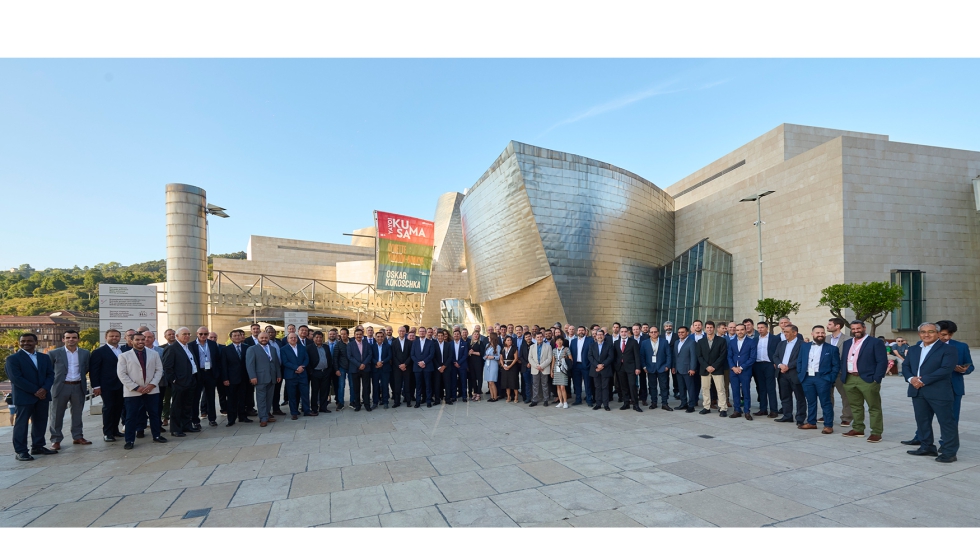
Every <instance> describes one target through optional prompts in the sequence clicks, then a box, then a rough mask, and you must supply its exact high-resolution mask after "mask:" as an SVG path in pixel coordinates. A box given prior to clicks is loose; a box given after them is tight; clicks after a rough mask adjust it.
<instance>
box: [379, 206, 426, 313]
mask: <svg viewBox="0 0 980 560" xmlns="http://www.w3.org/2000/svg"><path fill="white" fill-rule="evenodd" d="M374 223H375V225H376V227H377V230H378V241H377V244H378V280H377V285H376V287H377V289H378V290H389V291H392V292H416V293H423V294H424V293H426V292H428V291H429V273H430V272H431V270H432V251H433V238H434V234H435V224H434V223H432V222H430V221H428V220H420V219H418V218H410V217H408V216H402V215H399V214H390V213H388V212H381V211H379V210H375V211H374Z"/></svg>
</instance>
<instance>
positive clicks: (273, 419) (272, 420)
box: [266, 416, 276, 422]
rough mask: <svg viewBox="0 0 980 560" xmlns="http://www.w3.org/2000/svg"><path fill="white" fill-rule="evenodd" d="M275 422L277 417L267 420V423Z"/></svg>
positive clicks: (270, 417)
mask: <svg viewBox="0 0 980 560" xmlns="http://www.w3.org/2000/svg"><path fill="white" fill-rule="evenodd" d="M275 421H276V417H275V416H269V419H268V420H266V422H275Z"/></svg>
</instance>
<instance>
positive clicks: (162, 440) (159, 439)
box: [153, 436, 167, 443]
mask: <svg viewBox="0 0 980 560" xmlns="http://www.w3.org/2000/svg"><path fill="white" fill-rule="evenodd" d="M153 443H167V438H165V437H163V436H157V437H155V438H153Z"/></svg>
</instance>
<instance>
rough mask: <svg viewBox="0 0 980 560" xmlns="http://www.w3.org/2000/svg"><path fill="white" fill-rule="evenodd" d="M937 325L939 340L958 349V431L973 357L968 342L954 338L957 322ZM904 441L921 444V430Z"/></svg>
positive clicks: (955, 408)
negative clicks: (965, 383) (961, 404)
mask: <svg viewBox="0 0 980 560" xmlns="http://www.w3.org/2000/svg"><path fill="white" fill-rule="evenodd" d="M936 325H938V326H939V340H940V341H942V342H945V343H946V344H948V345H950V346H952V347H953V348H955V349H956V367H955V368H953V375H952V378H951V381H952V383H953V421H954V422H956V424H957V432H958V431H959V423H960V402H961V401H962V400H963V395H964V394H966V387H965V386H964V383H963V376H964V375H970V374H971V373H973V357H972V356H970V347H969V346H968V345H967V344H964V343H962V342H960V341H959V340H953V335H954V334H956V323H954V322H952V321H936ZM902 443H903V444H905V445H919V444H920V443H921V441H920V440H919V432H918V431H916V432H915V437H914V438H912V439H911V440H906V441H903V442H902ZM942 444H943V440H942V439H940V440H939V445H942Z"/></svg>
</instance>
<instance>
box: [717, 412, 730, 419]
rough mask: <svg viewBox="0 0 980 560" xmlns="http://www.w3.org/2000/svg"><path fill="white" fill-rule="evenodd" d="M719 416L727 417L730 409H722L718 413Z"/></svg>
mask: <svg viewBox="0 0 980 560" xmlns="http://www.w3.org/2000/svg"><path fill="white" fill-rule="evenodd" d="M718 416H721V417H722V418H727V417H728V411H727V410H722V411H721V412H719V413H718Z"/></svg>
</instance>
